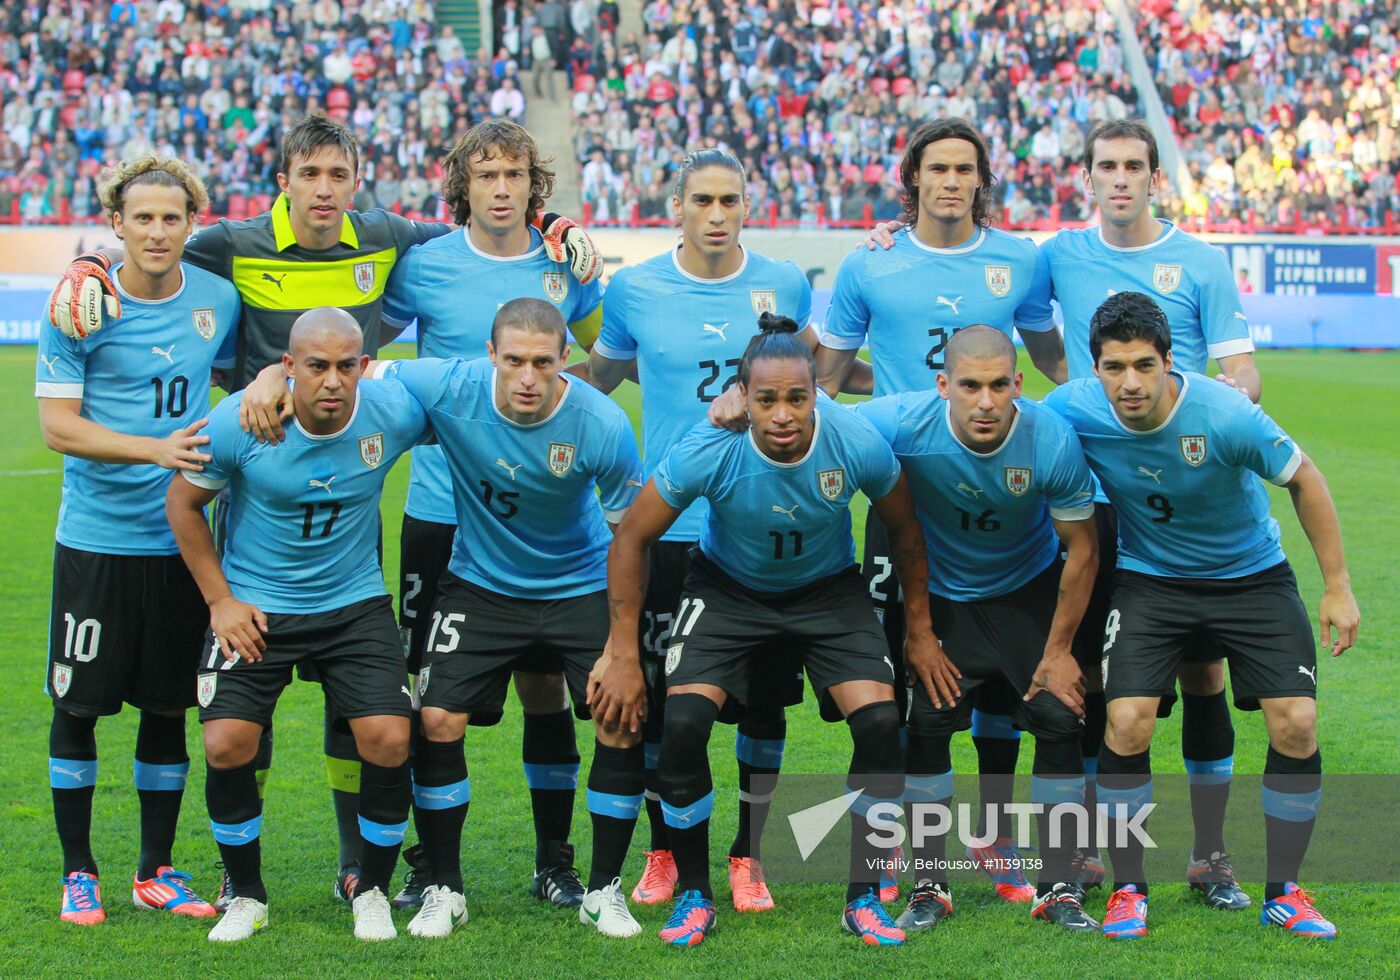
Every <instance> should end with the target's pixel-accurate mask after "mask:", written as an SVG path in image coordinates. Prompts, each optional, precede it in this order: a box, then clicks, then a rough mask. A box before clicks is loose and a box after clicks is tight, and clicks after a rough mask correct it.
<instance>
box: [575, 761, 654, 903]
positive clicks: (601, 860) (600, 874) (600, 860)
mask: <svg viewBox="0 0 1400 980" xmlns="http://www.w3.org/2000/svg"><path fill="white" fill-rule="evenodd" d="M641 809H642V746H641V744H640V743H638V744H637V745H633V746H631V747H630V748H625V749H618V748H611V747H609V746H607V745H604V744H603V743H602V742H598V743H597V744H596V745H594V747H593V765H591V766H590V767H589V769H588V812H589V814H590V815H591V817H592V821H593V859H592V860H591V861H590V862H589V865H588V890H589V891H597V890H598V889H599V888H606V887H607V886H608V885H610V884H612V880H613V879H614V878H617V877H619V876H620V875H621V874H622V862H623V861H625V860H627V849H628V848H629V847H631V846H632V831H633V830H635V829H636V826H637V814H638V813H639V812H641Z"/></svg>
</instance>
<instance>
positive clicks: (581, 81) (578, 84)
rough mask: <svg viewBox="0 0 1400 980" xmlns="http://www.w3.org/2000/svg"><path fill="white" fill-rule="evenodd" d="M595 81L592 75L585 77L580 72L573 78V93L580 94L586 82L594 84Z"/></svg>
mask: <svg viewBox="0 0 1400 980" xmlns="http://www.w3.org/2000/svg"><path fill="white" fill-rule="evenodd" d="M596 81H597V79H596V78H594V77H593V76H592V75H585V74H583V73H582V72H580V73H579V74H578V75H577V76H575V78H574V91H575V92H582V91H583V87H584V85H586V84H587V83H588V82H596Z"/></svg>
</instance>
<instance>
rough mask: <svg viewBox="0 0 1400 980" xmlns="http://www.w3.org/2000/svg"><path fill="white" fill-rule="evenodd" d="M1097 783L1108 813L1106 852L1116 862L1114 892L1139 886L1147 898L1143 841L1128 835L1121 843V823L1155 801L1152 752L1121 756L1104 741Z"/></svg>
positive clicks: (1102, 803) (1101, 802) (1124, 835)
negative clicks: (1125, 887)
mask: <svg viewBox="0 0 1400 980" xmlns="http://www.w3.org/2000/svg"><path fill="white" fill-rule="evenodd" d="M1098 780H1099V806H1100V807H1101V808H1105V809H1106V810H1107V813H1108V848H1107V850H1108V855H1109V858H1110V860H1112V862H1113V877H1114V883H1113V890H1114V891H1118V890H1119V889H1120V888H1123V887H1124V886H1126V885H1136V886H1137V890H1138V894H1140V895H1146V894H1147V873H1146V872H1145V871H1144V870H1143V864H1142V853H1143V845H1142V842H1141V841H1140V840H1138V839H1137V837H1136V836H1135V835H1133V834H1131V833H1126V832H1125V833H1124V834H1123V835H1122V838H1121V840H1120V837H1119V824H1124V823H1126V821H1127V820H1128V819H1130V818H1131V817H1133V816H1134V815H1135V814H1137V813H1138V811H1139V810H1140V809H1141V808H1142V806H1143V805H1144V804H1146V803H1150V802H1151V801H1152V750H1151V749H1148V750H1147V751H1146V752H1139V753H1138V754H1137V755H1119V754H1118V753H1117V752H1114V751H1113V750H1112V749H1110V748H1109V747H1108V743H1106V742H1105V743H1104V747H1103V748H1102V749H1100V750H1099V777H1098ZM1120 807H1122V809H1120ZM1120 817H1121V818H1122V819H1120Z"/></svg>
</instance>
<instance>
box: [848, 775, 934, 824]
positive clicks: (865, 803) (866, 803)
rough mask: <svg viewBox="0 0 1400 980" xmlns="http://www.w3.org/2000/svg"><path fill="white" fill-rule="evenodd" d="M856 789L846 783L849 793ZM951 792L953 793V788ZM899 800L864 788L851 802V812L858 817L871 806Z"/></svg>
mask: <svg viewBox="0 0 1400 980" xmlns="http://www.w3.org/2000/svg"><path fill="white" fill-rule="evenodd" d="M934 778H935V779H937V778H941V777H937V776H936V777H934ZM855 789H856V787H854V786H851V785H850V784H847V785H846V792H847V793H851V792H854V791H855ZM949 792H950V793H951V790H950V791H949ZM939 799H942V797H939ZM899 800H900V798H899V797H895V798H894V799H890V798H889V797H887V796H874V795H872V794H870V793H867V792H865V791H863V790H862V791H861V794H860V796H857V797H856V801H855V802H854V803H852V804H851V813H852V814H853V815H854V816H857V817H864V816H865V815H866V814H868V813H869V812H870V809H871V807H874V806H878V805H879V804H881V803H898V802H899Z"/></svg>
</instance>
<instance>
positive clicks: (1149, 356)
mask: <svg viewBox="0 0 1400 980" xmlns="http://www.w3.org/2000/svg"><path fill="white" fill-rule="evenodd" d="M1089 346H1090V351H1091V353H1092V355H1093V358H1094V371H1095V373H1096V374H1097V375H1098V379H1097V381H1092V380H1089V379H1087V378H1086V379H1081V380H1078V381H1071V382H1070V383H1069V384H1067V385H1064V386H1063V387H1061V388H1059V389H1057V390H1055V391H1054V392H1052V393H1051V394H1050V395H1049V396H1048V397H1047V398H1046V400H1045V404H1046V405H1047V406H1049V407H1050V408H1053V409H1054V410H1055V411H1057V412H1059V413H1060V415H1062V416H1063V417H1064V418H1065V419H1066V420H1067V421H1068V422H1069V423H1070V425H1072V426H1073V427H1074V429H1075V431H1076V432H1077V433H1078V434H1079V440H1080V443H1081V444H1082V445H1083V448H1084V454H1085V456H1086V457H1087V459H1088V461H1089V466H1090V467H1091V468H1092V469H1093V471H1094V473H1095V474H1096V475H1097V476H1098V478H1099V481H1100V482H1101V483H1102V485H1103V489H1104V492H1105V493H1106V494H1107V495H1108V498H1109V500H1110V501H1111V502H1112V504H1113V506H1114V508H1115V509H1116V510H1117V512H1118V537H1119V548H1118V575H1117V578H1116V579H1115V580H1114V586H1113V597H1112V602H1111V605H1112V608H1111V609H1110V611H1109V614H1108V620H1107V623H1106V624H1105V633H1104V647H1103V674H1104V696H1105V698H1106V699H1107V701H1108V730H1107V733H1106V736H1105V738H1104V744H1103V749H1102V750H1101V751H1100V753H1099V804H1100V806H1102V807H1106V808H1107V809H1108V813H1109V818H1110V819H1109V840H1110V844H1109V849H1108V850H1109V855H1110V857H1111V858H1112V861H1113V873H1114V877H1115V879H1116V882H1115V884H1114V886H1113V887H1114V891H1113V894H1112V895H1111V896H1110V897H1109V902H1108V911H1107V914H1106V915H1105V916H1104V921H1103V931H1104V933H1105V934H1106V935H1107V936H1109V937H1110V938H1114V939H1135V938H1137V937H1139V936H1144V935H1146V934H1147V882H1146V875H1145V874H1144V871H1143V843H1142V841H1141V840H1139V839H1138V838H1137V837H1136V836H1135V835H1134V834H1132V833H1130V832H1127V831H1128V830H1129V828H1128V827H1127V826H1124V825H1123V824H1124V821H1125V820H1126V819H1127V818H1129V817H1135V816H1136V815H1137V814H1138V812H1139V810H1140V808H1141V807H1142V806H1143V805H1144V804H1146V803H1148V802H1149V801H1150V800H1151V797H1152V769H1151V761H1150V755H1149V750H1150V747H1151V743H1152V730H1153V727H1154V723H1155V721H1156V712H1157V703H1158V701H1159V700H1160V699H1161V698H1162V697H1164V696H1167V695H1168V694H1170V693H1171V692H1172V690H1173V683H1174V678H1175V677H1176V673H1177V668H1178V667H1179V665H1180V663H1181V660H1182V657H1183V655H1184V653H1185V650H1186V648H1187V645H1188V644H1190V643H1192V642H1194V641H1197V640H1201V639H1207V640H1213V641H1214V642H1215V643H1216V644H1217V645H1218V646H1219V648H1220V649H1221V650H1222V651H1223V652H1224V653H1225V656H1226V658H1227V659H1228V660H1229V663H1230V676H1231V686H1232V688H1233V690H1234V696H1235V705H1236V707H1238V708H1241V709H1244V710H1259V709H1262V710H1263V712H1264V723H1265V725H1266V726H1267V728H1268V732H1269V751H1268V755H1267V757H1266V761H1265V764H1264V783H1263V790H1262V801H1263V808H1264V826H1265V836H1266V852H1267V876H1266V885H1265V893H1264V906H1263V910H1262V921H1263V922H1264V923H1265V924H1266V925H1274V926H1279V927H1282V928H1284V929H1286V930H1288V931H1289V932H1292V933H1295V934H1297V935H1303V936H1312V937H1316V938H1323V939H1331V938H1334V937H1335V936H1336V935H1337V929H1336V926H1334V925H1333V924H1332V923H1331V922H1329V921H1327V919H1325V918H1324V917H1323V916H1322V914H1321V913H1319V912H1318V911H1317V909H1316V908H1315V907H1314V906H1313V904H1312V899H1311V897H1310V896H1309V895H1308V893H1307V892H1305V891H1303V890H1302V889H1301V888H1299V887H1298V884H1297V878H1298V871H1299V868H1300V867H1301V865H1302V862H1303V855H1304V854H1305V853H1306V851H1307V847H1308V842H1309V839H1310V838H1311V837H1312V829H1313V824H1314V822H1315V820H1316V817H1317V808H1318V804H1319V802H1320V800H1321V796H1322V755H1321V753H1320V752H1319V751H1318V745H1317V700H1316V699H1317V684H1316V676H1317V666H1318V664H1317V653H1316V650H1315V648H1314V647H1313V644H1312V638H1311V632H1312V629H1311V627H1310V626H1309V625H1308V614H1307V610H1306V609H1305V608H1304V607H1303V602H1302V599H1301V598H1299V595H1298V583H1297V581H1296V579H1295V578H1294V577H1293V570H1292V568H1290V567H1289V564H1288V560H1287V559H1286V558H1285V557H1284V553H1283V549H1282V547H1281V546H1280V544H1279V527H1278V522H1277V521H1275V520H1274V519H1273V518H1272V517H1271V516H1270V515H1269V495H1268V493H1267V492H1266V491H1265V489H1264V484H1263V480H1265V479H1266V480H1268V481H1269V482H1271V483H1273V484H1276V485H1277V486H1282V487H1287V488H1288V491H1289V494H1290V496H1291V497H1292V499H1293V507H1294V510H1295V511H1296V512H1297V514H1298V522H1299V523H1300V524H1301V525H1302V526H1303V530H1304V531H1305V532H1306V533H1307V536H1308V541H1309V542H1310V543H1311V544H1312V547H1313V552H1314V554H1316V556H1317V561H1318V565H1319V566H1321V569H1322V579H1323V590H1324V591H1323V595H1322V602H1321V605H1320V606H1319V609H1318V620H1319V623H1320V624H1321V628H1322V642H1323V643H1328V642H1329V641H1330V640H1331V633H1332V628H1333V627H1334V626H1335V627H1336V629H1337V639H1336V641H1335V642H1332V643H1331V647H1332V655H1333V656H1338V655H1340V654H1341V653H1342V651H1344V650H1346V649H1347V648H1348V647H1350V646H1351V645H1352V644H1353V643H1354V642H1355V641H1356V628H1357V623H1358V621H1359V619H1360V613H1359V612H1358V611H1357V608H1356V599H1355V597H1354V596H1353V595H1352V592H1351V580H1350V577H1349V575H1348V573H1347V567H1346V560H1345V558H1344V557H1343V554H1342V535H1341V528H1340V527H1339V526H1338V522H1337V511H1336V508H1335V506H1334V505H1333V503H1332V497H1331V495H1330V494H1329V493H1328V491H1327V484H1326V482H1325V481H1324V480H1323V478H1322V474H1321V473H1320V472H1318V469H1317V467H1316V466H1314V465H1313V463H1312V461H1311V460H1310V459H1308V457H1307V456H1305V455H1303V453H1302V451H1301V450H1300V449H1299V448H1298V447H1297V446H1296V445H1294V443H1293V441H1292V440H1291V439H1289V438H1288V435H1287V434H1286V433H1285V432H1283V430H1282V429H1280V428H1279V427H1278V425H1277V424H1276V423H1275V422H1274V421H1273V420H1272V419H1270V418H1269V417H1268V416H1267V415H1265V414H1264V413H1263V412H1262V411H1261V410H1260V409H1259V407H1258V406H1256V405H1253V404H1251V403H1250V401H1249V399H1248V398H1246V397H1245V396H1244V395H1243V394H1241V393H1240V392H1238V391H1235V390H1234V389H1232V388H1230V387H1228V386H1226V385H1221V384H1217V383H1215V382H1213V381H1211V380H1210V379H1209V378H1207V377H1205V376H1204V375H1201V374H1195V373H1192V372H1189V371H1176V370H1173V367H1172V355H1171V332H1170V329H1169V327H1168V326H1167V320H1166V316H1165V315H1164V314H1163V312H1162V310H1161V308H1160V307H1159V306H1157V304H1156V303H1154V302H1153V301H1152V300H1151V299H1150V298H1149V297H1147V296H1145V295H1143V294H1142V293H1135V292H1121V293H1117V294H1116V295H1114V296H1112V297H1110V298H1109V299H1108V300H1106V301H1105V302H1104V303H1103V305H1101V306H1100V307H1099V308H1098V310H1097V311H1096V312H1095V313H1094V316H1093V320H1092V322H1091V324H1090V335H1089ZM1261 478H1262V479H1261ZM1184 610H1185V611H1187V613H1186V614H1183V611H1184Z"/></svg>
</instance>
